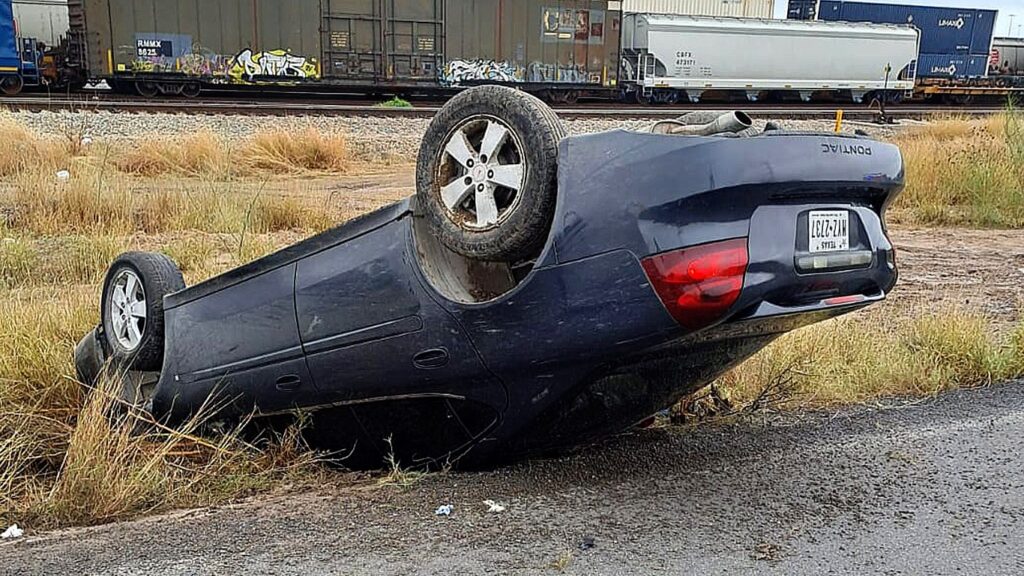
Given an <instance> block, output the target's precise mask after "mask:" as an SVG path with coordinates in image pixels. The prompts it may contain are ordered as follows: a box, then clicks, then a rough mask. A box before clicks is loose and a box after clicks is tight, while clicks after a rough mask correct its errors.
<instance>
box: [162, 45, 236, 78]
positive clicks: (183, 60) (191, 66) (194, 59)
mask: <svg viewBox="0 0 1024 576" xmlns="http://www.w3.org/2000/svg"><path fill="white" fill-rule="evenodd" d="M175 67H176V68H177V70H178V72H181V73H182V74H187V75H189V76H207V77H227V74H228V71H229V70H231V57H230V56H224V55H222V54H216V53H214V52H213V51H212V50H207V49H205V48H203V47H202V46H200V45H199V44H194V45H193V46H192V51H191V52H189V53H187V54H182V55H181V56H178V58H177V61H176V62H175Z"/></svg>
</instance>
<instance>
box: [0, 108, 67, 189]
mask: <svg viewBox="0 0 1024 576" xmlns="http://www.w3.org/2000/svg"><path fill="white" fill-rule="evenodd" d="M0 134H2V135H3V137H2V138H0V178H6V177H10V176H15V175H18V174H21V173H23V172H32V171H38V170H42V171H46V172H50V173H52V172H53V171H55V170H59V169H62V168H67V167H68V166H69V165H70V162H71V158H72V156H73V154H72V152H73V150H71V148H70V146H69V145H68V142H65V141H61V140H57V139H45V138H40V137H38V136H36V135H35V134H33V133H32V132H30V131H29V130H27V129H26V128H25V127H24V126H22V125H21V124H19V123H18V122H16V121H15V120H14V119H12V118H11V117H10V116H8V115H5V114H3V113H0Z"/></svg>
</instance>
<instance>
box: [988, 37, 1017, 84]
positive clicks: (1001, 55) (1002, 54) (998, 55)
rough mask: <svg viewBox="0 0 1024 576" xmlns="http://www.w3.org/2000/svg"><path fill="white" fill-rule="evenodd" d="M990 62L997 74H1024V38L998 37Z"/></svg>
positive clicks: (993, 46) (993, 45) (993, 44)
mask: <svg viewBox="0 0 1024 576" xmlns="http://www.w3.org/2000/svg"><path fill="white" fill-rule="evenodd" d="M990 62H991V69H992V71H993V73H995V74H998V75H1001V76H1006V75H1010V76H1024V38H996V39H995V41H994V42H993V43H992V56H991V60H990Z"/></svg>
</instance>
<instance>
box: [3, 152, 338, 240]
mask: <svg viewBox="0 0 1024 576" xmlns="http://www.w3.org/2000/svg"><path fill="white" fill-rule="evenodd" d="M13 186H14V194H13V199H12V201H11V204H12V205H11V207H10V213H11V216H10V223H9V227H11V228H14V229H19V230H23V231H26V232H28V233H31V234H36V235H57V234H91V235H99V234H107V235H128V234H132V233H136V232H144V233H147V234H158V233H162V232H169V231H179V230H196V231H201V232H207V233H240V232H242V231H243V230H249V231H252V232H256V233H269V232H276V231H280V230H310V231H320V230H323V229H324V228H326V227H328V226H331V225H334V224H335V223H336V222H338V221H340V220H341V219H343V217H344V216H345V215H344V214H343V213H342V211H343V210H344V206H335V205H333V204H331V203H325V204H323V205H321V206H310V205H308V204H307V203H303V202H302V201H300V200H299V199H297V198H295V197H292V196H290V195H281V194H266V193H263V187H262V186H259V185H258V186H252V185H246V184H243V183H232V182H215V181H208V180H183V181H178V182H175V183H170V184H168V185H166V186H163V187H161V188H160V189H159V190H158V191H149V190H146V189H144V188H134V189H133V182H132V181H130V180H126V179H125V178H123V177H119V176H117V175H116V173H115V174H112V173H110V172H109V171H108V170H106V169H104V168H103V167H96V166H85V165H83V166H81V167H80V168H79V169H77V170H76V171H75V172H73V173H72V175H71V178H70V179H69V180H68V181H66V182H63V181H59V180H57V179H56V178H53V177H52V176H51V175H49V174H45V173H39V172H35V173H24V174H22V175H21V176H19V177H18V178H16V179H15V180H14V182H13Z"/></svg>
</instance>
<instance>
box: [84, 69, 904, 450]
mask: <svg viewBox="0 0 1024 576" xmlns="http://www.w3.org/2000/svg"><path fill="white" fill-rule="evenodd" d="M903 178H904V171H903V161H902V158H901V155H900V153H899V150H898V149H897V148H896V147H894V146H892V145H889V144H884V143H880V142H876V141H872V140H870V139H866V138H862V137H855V136H841V135H837V134H828V133H792V132H785V131H781V130H777V129H769V130H765V131H761V132H757V131H756V130H754V129H753V128H751V127H750V120H749V118H747V117H746V116H745V115H743V114H739V113H734V114H730V115H725V116H716V117H714V118H710V117H708V116H707V115H706V114H704V113H696V114H693V115H690V116H687V117H683V118H681V119H679V120H676V121H670V122H662V123H658V124H657V125H655V126H654V127H653V129H651V130H648V131H646V132H631V131H621V130H620V131H611V132H605V133H600V134H591V135H586V136H567V135H566V132H565V130H564V128H563V127H562V125H561V124H560V123H559V120H558V118H557V117H556V116H555V114H554V113H553V112H552V111H551V110H550V109H548V108H547V107H546V106H545V105H544V104H543V103H541V102H540V101H539V100H537V99H535V98H533V97H531V96H529V95H526V94H524V93H521V92H517V91H514V90H512V89H509V88H502V87H497V86H484V87H478V88H473V89H470V90H467V91H465V92H463V93H461V94H460V95H459V96H457V97H455V98H454V99H452V100H451V101H450V102H449V103H448V104H447V105H445V107H444V108H443V109H442V110H441V111H440V113H439V114H438V115H437V116H436V117H435V118H434V120H433V121H432V123H431V124H430V127H429V129H428V132H427V134H426V135H425V137H424V139H423V144H422V148H421V151H420V156H419V159H418V166H417V194H416V196H415V197H413V198H411V199H409V200H406V201H403V202H400V203H398V204H396V205H393V206H390V207H387V208H384V209H382V210H379V211H377V212H374V213H372V214H368V215H366V216H363V217H361V218H359V219H356V220H354V221H351V222H348V223H346V224H344V225H341V226H339V227H337V228H334V229H332V230H329V231H327V232H325V233H323V234H320V235H318V236H316V237H313V238H310V239H308V240H306V241H303V242H301V243H299V244H296V245H294V246H291V247H289V248H286V249H284V250H282V251H280V252H277V253H275V254H272V255H269V256H267V257H265V258H263V259H261V260H257V261H255V262H253V263H251V264H248V265H246V266H243V267H241V268H238V269H236V270H232V271H230V272H228V273H226V274H223V275H221V276H217V277H215V278H212V279H210V280H207V281H205V282H203V283H201V284H198V285H196V286H192V287H188V288H186V287H185V285H184V282H183V280H182V276H181V273H180V272H179V271H178V269H177V268H176V267H175V265H174V264H173V263H172V262H171V261H170V260H169V259H168V258H167V257H165V256H163V255H158V254H146V253H128V254H125V255H122V256H121V257H119V258H118V259H117V260H116V261H115V262H114V263H113V265H112V266H111V268H110V270H109V273H108V274H107V278H106V282H105V284H104V288H103V295H102V302H101V308H100V312H101V322H100V323H99V325H98V326H97V327H96V329H95V330H93V331H91V332H90V333H89V334H87V335H86V336H85V338H84V339H83V340H82V341H81V342H80V343H79V345H78V347H77V348H76V365H77V367H78V371H79V376H80V378H81V379H82V380H83V382H87V383H88V382H92V381H95V380H96V379H97V378H98V377H99V374H100V372H101V368H102V367H103V366H105V365H114V366H117V367H119V368H121V370H122V371H123V372H124V373H125V376H124V378H123V383H124V387H123V393H122V399H123V400H124V401H125V402H127V403H131V404H133V405H135V406H137V407H139V408H140V409H145V410H147V411H149V412H151V413H152V414H153V415H154V417H156V418H159V419H162V420H164V421H165V422H167V423H169V424H171V425H173V424H175V423H176V422H181V421H182V420H183V419H185V418H188V417H189V416H190V415H191V414H193V413H194V412H195V411H196V410H197V409H198V408H199V407H200V406H203V405H207V404H209V403H210V401H211V399H212V400H215V401H218V402H219V403H220V404H222V405H223V406H224V407H223V408H222V413H221V415H222V416H225V417H231V416H242V415H247V414H250V413H253V412H254V411H255V413H256V414H258V415H261V416H272V415H287V414H291V413H294V412H296V411H302V412H304V413H308V414H309V415H310V424H309V425H308V427H307V430H306V432H307V434H308V436H309V437H310V439H311V440H312V441H313V442H314V443H316V444H319V445H326V446H331V447H335V448H339V449H346V450H348V452H349V459H348V460H347V463H348V464H349V465H352V466H371V467H372V466H379V465H380V464H381V463H382V461H383V458H384V456H385V455H386V454H389V453H392V451H393V453H394V454H396V455H397V456H398V457H399V458H400V459H401V460H402V462H403V464H416V463H419V464H425V465H426V464H430V463H433V462H439V461H459V462H462V463H486V462H492V461H495V460H502V459H508V458H514V457H519V456H522V455H528V454H535V453H541V452H547V451H550V450H554V449H560V448H564V447H567V446H573V445H578V444H581V443H585V442H588V441H592V440H594V439H596V438H599V437H601V436H603V435H607V434H610V433H615V432H618V431H621V430H624V429H627V428H629V427H630V426H632V425H634V424H635V423H637V422H639V421H641V420H644V419H646V418H648V417H649V416H651V415H652V414H654V413H656V412H658V411H659V410H662V409H664V408H665V407H667V406H669V405H671V404H673V403H674V402H676V401H677V400H678V399H679V398H680V397H682V396H684V395H686V394H688V393H691V392H693V391H694V390H696V389H698V388H700V387H702V386H704V385H706V384H707V383H709V382H711V381H712V380H713V379H714V378H716V377H717V376H719V375H720V374H722V373H723V372H724V371H726V370H728V369H729V368H730V367H732V366H734V365H736V364H737V363H739V362H741V361H743V360H744V359H746V358H748V357H749V356H750V355H752V354H753V353H755V352H757V351H758V350H760V349H761V348H763V347H764V346H766V345H767V344H768V343H770V342H771V341H772V340H773V339H775V338H777V337H778V336H780V335H781V334H783V333H785V332H787V331H790V330H793V329H796V328H799V327H801V326H805V325H808V324H811V323H814V322H817V321H820V320H824V319H827V318H831V317H834V316H838V315H841V314H844V313H848V312H851V311H853V310H856V309H859V308H862V307H864V306H867V305H869V304H871V303H874V302H878V301H880V300H882V299H883V298H885V296H886V294H887V293H888V292H889V291H890V289H891V288H892V287H893V285H894V284H895V282H896V275H897V272H896V263H895V254H894V249H893V246H892V244H891V243H890V241H889V239H888V238H887V236H886V230H885V224H884V221H883V217H884V214H885V211H886V207H887V206H888V205H889V203H890V202H891V201H892V200H893V198H894V197H895V195H896V194H897V193H898V192H899V191H900V189H901V188H902V186H903Z"/></svg>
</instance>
